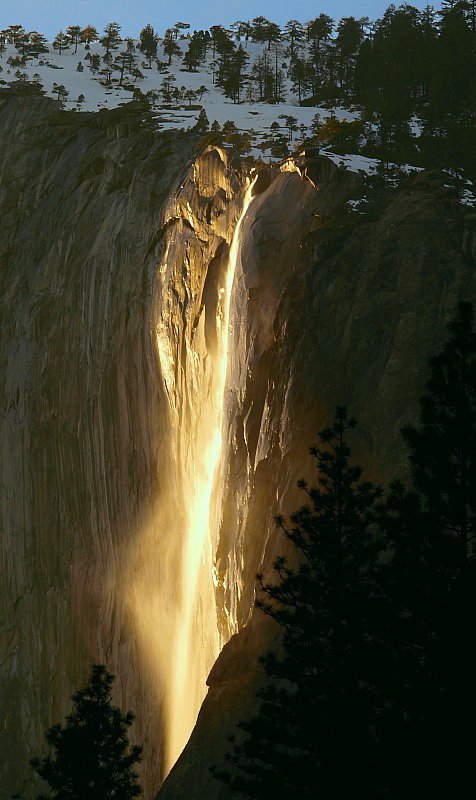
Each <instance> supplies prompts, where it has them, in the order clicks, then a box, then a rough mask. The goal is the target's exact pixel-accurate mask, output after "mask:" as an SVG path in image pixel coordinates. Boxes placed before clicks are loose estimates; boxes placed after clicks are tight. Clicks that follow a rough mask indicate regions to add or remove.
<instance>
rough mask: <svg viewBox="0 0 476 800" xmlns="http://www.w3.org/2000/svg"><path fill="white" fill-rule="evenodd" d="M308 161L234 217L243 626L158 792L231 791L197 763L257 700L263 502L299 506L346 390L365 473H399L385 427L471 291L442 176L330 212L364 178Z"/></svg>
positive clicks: (235, 506)
mask: <svg viewBox="0 0 476 800" xmlns="http://www.w3.org/2000/svg"><path fill="white" fill-rule="evenodd" d="M308 173H309V175H310V176H311V178H312V179H313V181H314V182H315V184H316V186H317V191H316V192H310V191H309V190H308V189H307V187H305V186H303V185H302V182H301V186H300V188H299V189H297V186H296V185H295V183H294V182H293V183H291V184H287V183H283V176H281V177H280V178H278V179H276V180H275V181H274V183H272V184H271V186H270V187H269V188H268V189H267V190H266V191H265V192H264V193H263V195H262V196H261V197H260V201H259V203H257V205H256V206H251V207H250V210H249V215H248V217H247V222H246V224H245V228H244V233H243V243H242V264H243V282H244V284H245V285H246V290H247V291H246V294H245V293H242V295H241V298H242V299H241V302H242V304H243V307H242V310H241V315H240V317H239V319H240V321H241V322H240V324H241V325H242V326H244V327H245V328H246V333H244V334H243V336H244V337H245V338H247V340H248V342H249V346H248V349H247V361H246V363H247V370H248V371H247V375H246V380H245V381H244V382H243V387H244V388H243V389H242V391H241V393H238V398H237V400H236V402H235V406H234V408H233V413H232V415H231V418H230V419H231V422H230V442H231V445H230V453H231V455H230V456H229V458H228V463H229V465H230V469H229V483H228V486H229V493H230V496H231V499H230V500H229V502H227V503H226V504H225V510H226V511H227V513H228V515H229V516H228V517H225V519H226V524H227V525H228V526H229V529H230V530H233V531H235V530H237V531H238V534H236V533H235V534H234V540H235V541H236V542H238V543H239V544H238V547H237V549H238V550H239V552H240V554H241V558H242V561H243V572H242V576H243V578H242V582H243V593H242V595H241V597H242V604H241V606H240V610H239V621H240V624H242V625H245V627H243V628H242V630H241V631H240V632H239V633H238V634H237V635H235V636H233V637H232V638H231V639H230V641H229V642H228V644H227V645H226V646H225V647H224V649H223V651H222V653H221V655H220V656H219V658H218V660H217V662H216V663H215V665H214V668H213V670H212V671H211V673H210V676H209V679H208V685H209V690H208V695H207V697H206V700H205V702H204V704H203V706H202V709H201V712H200V715H199V718H198V723H197V725H196V727H195V729H194V731H193V734H192V736H191V739H190V741H189V743H188V745H187V747H186V748H185V751H184V753H183V754H182V757H181V758H180V759H179V760H178V762H177V764H176V766H175V767H174V769H173V770H172V772H171V774H170V775H169V777H168V778H167V780H166V782H165V784H164V786H163V788H162V790H161V792H160V793H159V797H160V800H179V798H183V797H193V798H194V800H212V799H213V798H217V799H218V798H221V799H224V798H227V797H228V796H229V792H228V790H227V789H226V787H225V786H223V785H221V784H220V783H218V782H217V781H216V780H214V779H213V778H212V777H211V775H210V771H209V767H210V765H213V764H215V765H220V764H222V763H223V758H224V754H225V752H226V750H227V748H228V746H229V745H228V743H227V737H228V736H229V735H230V734H231V733H233V732H234V727H235V725H236V723H237V722H238V721H239V720H240V719H243V718H246V717H249V716H250V715H251V714H253V712H254V711H255V710H256V699H255V692H256V690H257V689H258V687H259V686H260V685H261V684H262V682H263V677H264V676H263V673H262V670H261V668H260V667H259V665H258V656H259V655H260V654H261V653H262V652H263V651H265V650H266V649H267V648H268V647H270V646H272V645H273V644H276V642H277V640H278V631H277V630H276V628H275V627H274V626H272V623H270V622H269V620H268V619H267V618H264V615H262V614H260V613H259V612H254V613H253V614H252V615H251V618H249V609H250V601H251V600H252V598H251V594H252V591H253V582H252V580H253V573H254V572H256V571H257V570H258V569H263V568H264V570H265V572H266V571H268V570H269V566H270V564H271V563H272V561H273V559H274V557H275V556H276V555H277V554H279V553H282V552H283V550H284V543H283V542H282V541H280V539H279V537H278V536H277V535H276V534H275V533H274V532H273V526H272V519H271V515H272V514H273V513H277V512H284V513H290V512H292V511H293V510H294V509H295V508H297V507H298V506H299V505H300V504H301V502H302V499H301V498H300V497H299V495H298V494H296V491H295V490H294V488H293V487H294V484H295V481H296V479H298V478H300V477H305V478H308V479H309V478H310V479H311V480H312V479H313V473H312V469H311V464H310V461H309V459H308V458H307V445H308V444H311V443H313V442H314V441H315V438H316V432H317V431H318V430H320V429H321V428H322V427H324V425H325V424H327V422H328V421H329V419H330V418H331V416H332V413H333V408H334V406H335V405H336V404H346V405H348V407H349V408H350V410H351V412H352V414H355V415H356V416H357V417H358V419H359V420H360V426H359V428H358V429H357V431H356V432H355V435H354V440H353V444H354V455H355V457H356V459H357V460H359V461H361V463H364V464H365V467H366V470H365V475H366V476H367V477H368V478H371V479H374V480H377V481H381V482H382V481H386V480H389V479H391V478H392V477H395V476H400V477H403V478H405V477H406V476H407V462H406V457H405V452H404V449H403V447H402V441H401V438H400V434H399V430H400V428H401V427H402V426H403V425H404V424H406V423H408V422H410V421H414V420H415V418H416V415H417V413H418V398H419V396H420V395H421V393H422V391H423V390H424V386H425V379H426V375H427V359H428V356H429V355H430V354H431V353H432V352H434V351H435V349H438V348H439V347H440V345H441V342H442V341H443V340H444V338H445V335H446V334H445V324H446V322H447V321H448V319H450V318H451V317H452V315H453V313H454V310H455V306H456V303H457V301H458V299H461V298H466V299H471V300H472V301H474V300H475V299H476V280H475V275H474V263H472V262H471V260H470V258H469V257H468V250H467V235H466V234H465V230H466V229H467V219H465V215H464V209H463V208H462V207H460V206H459V205H458V204H455V203H454V201H452V200H451V199H450V197H449V196H448V193H447V192H446V191H445V189H444V187H443V180H444V179H442V177H441V176H438V175H433V174H422V175H419V176H416V177H415V178H413V179H412V180H411V181H410V182H409V183H408V184H407V185H406V186H404V187H403V188H402V189H401V190H400V191H398V192H394V193H393V195H390V196H389V197H387V198H386V199H385V201H382V202H381V204H380V207H379V208H377V209H375V210H374V212H373V215H372V217H373V219H372V220H371V221H370V220H368V221H366V222H363V223H362V224H356V221H355V220H356V218H354V219H352V218H351V217H349V215H348V214H347V215H345V214H344V215H343V214H342V213H341V212H342V202H343V201H345V200H346V199H347V198H348V197H351V196H354V197H355V196H356V195H358V193H359V191H360V192H361V191H362V186H361V185H360V186H359V179H358V178H357V176H354V177H352V176H349V175H345V174H343V173H341V172H340V171H339V170H336V169H335V168H334V167H332V165H330V164H329V163H328V162H324V161H320V160H317V162H315V163H314V164H311V165H310V166H309V169H308ZM286 178H288V179H290V180H291V179H293V178H294V179H296V180H297V176H295V175H294V176H286ZM296 189H297V191H298V194H297V196H296V195H293V191H295V190H296ZM284 198H286V200H285V199H284ZM294 214H296V217H294ZM316 215H317V220H318V222H317V225H316V221H315V220H316ZM349 220H350V222H349ZM316 228H317V229H316ZM244 320H245V322H244ZM246 463H248V469H246V468H245V466H244V465H245V464H246ZM232 475H233V476H234V477H233V478H232ZM232 487H233V488H232ZM233 489H234V490H235V491H234V492H233ZM243 498H244V499H243ZM243 509H245V510H243ZM237 517H239V522H237V521H236V518H237ZM263 534H264V536H263ZM247 615H248V616H247ZM245 623H247V624H245Z"/></svg>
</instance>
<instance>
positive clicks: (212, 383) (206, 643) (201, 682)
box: [167, 182, 253, 768]
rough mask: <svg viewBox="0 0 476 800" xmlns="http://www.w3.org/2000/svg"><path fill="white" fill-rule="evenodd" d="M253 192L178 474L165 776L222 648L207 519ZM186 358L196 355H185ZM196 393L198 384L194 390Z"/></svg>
mask: <svg viewBox="0 0 476 800" xmlns="http://www.w3.org/2000/svg"><path fill="white" fill-rule="evenodd" d="M252 188H253V184H252V183H251V182H248V186H247V188H246V192H245V197H244V202H243V209H242V212H241V215H240V217H239V219H238V221H237V224H236V227H235V232H234V235H233V239H232V243H231V246H230V252H229V257H228V264H227V268H226V272H225V274H224V276H223V278H224V279H223V286H221V287H220V289H219V297H218V303H217V315H216V329H217V347H216V352H215V353H212V354H207V356H206V357H207V358H210V359H211V363H210V367H209V370H210V371H209V378H208V381H206V394H205V395H204V396H202V397H201V398H197V401H198V402H199V403H200V410H199V414H198V416H197V418H196V421H195V426H194V430H193V431H192V435H193V436H194V440H195V441H194V447H192V448H190V453H191V454H193V458H192V461H193V463H191V464H190V463H189V464H188V465H187V468H186V469H185V468H184V469H183V471H184V475H183V480H184V481H185V482H186V484H187V485H186V486H185V487H184V496H185V497H187V508H186V515H187V516H186V530H185V536H184V546H183V555H182V574H181V576H177V579H179V578H180V585H179V592H180V598H179V601H178V604H177V619H176V626H175V631H174V634H175V635H174V642H173V643H171V645H172V647H173V659H172V664H171V669H172V674H171V676H170V678H171V685H170V705H169V707H170V714H169V730H168V731H167V739H168V742H167V745H168V747H167V749H168V761H169V764H168V767H169V768H170V767H171V766H172V765H173V764H174V763H175V761H176V759H177V758H178V756H179V755H180V753H181V751H182V750H183V748H184V746H185V745H186V743H187V741H188V738H189V736H190V733H191V731H192V729H193V726H194V725H195V722H196V719H197V715H198V711H199V709H200V705H201V703H202V701H203V698H204V696H205V693H206V678H207V675H208V672H209V671H210V668H211V666H212V664H213V662H214V660H215V659H216V657H217V655H218V652H219V648H220V645H221V644H223V643H222V642H220V641H219V634H218V625H217V616H216V604H215V587H214V582H213V576H214V549H215V544H216V541H215V538H216V534H215V531H213V530H211V524H210V520H211V519H216V518H217V517H218V516H219V515H218V514H217V513H216V509H214V508H213V505H214V501H216V499H217V498H219V496H220V493H219V492H217V491H215V490H216V482H217V480H218V479H219V472H220V469H219V467H220V461H221V452H222V427H223V420H224V407H225V385H226V377H227V370H228V347H229V341H230V304H231V296H232V289H233V282H234V277H235V270H236V264H237V260H238V257H239V250H240V235H241V228H242V224H243V220H244V217H245V214H246V212H247V210H248V207H249V205H250V203H251V200H252ZM190 355H191V357H193V356H195V359H196V358H197V354H194V353H192V354H190ZM199 385H200V382H199Z"/></svg>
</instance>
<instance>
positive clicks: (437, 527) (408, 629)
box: [382, 303, 476, 798]
mask: <svg viewBox="0 0 476 800" xmlns="http://www.w3.org/2000/svg"><path fill="white" fill-rule="evenodd" d="M449 330H450V337H449V339H448V341H447V343H446V345H445V346H444V348H443V350H442V351H441V353H440V354H439V355H437V356H436V357H434V358H432V359H431V360H430V368H431V372H430V378H429V381H428V384H427V386H428V393H427V394H426V395H425V396H424V397H423V398H422V399H421V403H420V421H419V424H418V425H416V426H408V427H406V428H405V429H404V430H403V432H402V433H403V436H404V439H405V441H406V442H407V444H408V446H409V448H410V463H411V467H412V478H413V490H412V491H408V490H406V489H405V488H404V486H403V485H402V484H401V483H398V482H396V483H394V484H393V486H392V492H391V494H390V496H389V498H388V500H387V503H386V506H385V511H384V518H383V520H382V527H383V529H384V532H385V535H386V537H387V541H388V544H389V549H390V550H391V551H392V552H393V553H394V557H393V561H392V563H391V564H390V565H389V583H390V585H389V589H390V596H391V599H392V603H393V605H394V609H395V614H394V616H395V619H397V620H398V624H397V625H396V626H394V627H393V629H392V630H391V631H390V633H391V635H392V637H393V643H392V644H393V648H394V652H395V653H396V654H397V656H398V657H397V674H398V675H399V676H400V679H399V685H398V686H397V692H398V701H397V704H396V707H398V709H399V712H398V713H396V714H395V713H394V714H391V715H389V714H386V715H383V718H382V723H383V724H384V725H385V730H382V737H383V738H384V739H385V740H386V741H387V748H388V749H387V756H386V759H385V758H383V763H385V762H386V763H387V765H388V764H389V763H391V762H392V761H393V760H394V759H395V758H397V759H398V760H399V761H400V762H402V763H405V764H406V772H405V774H404V777H403V779H401V780H399V779H398V776H396V780H395V785H394V787H393V792H394V793H393V794H392V795H391V796H392V797H395V798H399V797H401V796H402V792H403V793H404V794H405V796H407V797H411V798H413V797H415V798H416V797H421V796H422V793H423V794H426V796H429V797H433V796H434V797H436V796H447V797H449V796H463V795H462V794H461V792H462V789H461V788H460V787H458V783H457V781H458V780H461V779H462V776H463V774H464V773H463V768H464V764H465V762H467V761H468V763H469V762H470V760H471V755H470V752H469V749H468V748H469V746H470V745H469V740H468V739H466V737H465V734H464V732H463V727H462V709H463V708H465V709H466V711H467V713H468V714H469V715H472V714H474V712H475V710H476V694H475V690H474V681H473V679H472V675H471V673H470V672H469V671H468V669H467V665H469V664H472V663H473V662H474V658H475V657H476V642H475V637H474V631H473V627H474V626H473V624H472V609H473V607H474V604H475V600H476V591H475V589H476V574H475V559H474V556H475V536H476V332H475V330H474V322H473V310H472V307H471V305H470V304H468V303H460V305H459V307H458V312H457V315H456V318H455V319H454V320H453V322H452V323H451V324H450V326H449ZM457 787H458V788H457Z"/></svg>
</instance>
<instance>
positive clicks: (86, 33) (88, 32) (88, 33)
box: [81, 25, 99, 47]
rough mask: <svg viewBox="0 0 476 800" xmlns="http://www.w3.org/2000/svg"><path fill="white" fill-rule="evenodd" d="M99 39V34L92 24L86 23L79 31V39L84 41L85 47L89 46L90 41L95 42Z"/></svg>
mask: <svg viewBox="0 0 476 800" xmlns="http://www.w3.org/2000/svg"><path fill="white" fill-rule="evenodd" d="M98 39H99V34H98V32H97V30H96V28H95V27H94V25H86V27H85V28H83V30H82V31H81V41H82V42H84V43H85V45H86V47H90V45H91V42H96V41H97V40H98Z"/></svg>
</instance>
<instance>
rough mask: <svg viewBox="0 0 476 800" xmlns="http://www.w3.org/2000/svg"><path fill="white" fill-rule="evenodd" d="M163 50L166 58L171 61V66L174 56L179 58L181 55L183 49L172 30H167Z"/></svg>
mask: <svg viewBox="0 0 476 800" xmlns="http://www.w3.org/2000/svg"><path fill="white" fill-rule="evenodd" d="M162 46H163V49H164V53H165V55H166V56H168V59H169V62H168V63H169V66H170V64H171V63H172V56H179V55H180V54H181V52H182V51H181V49H180V47H179V45H178V44H177V41H176V37H175V34H174V31H173V29H172V28H167V30H166V31H165V34H164V40H163V44H162Z"/></svg>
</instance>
